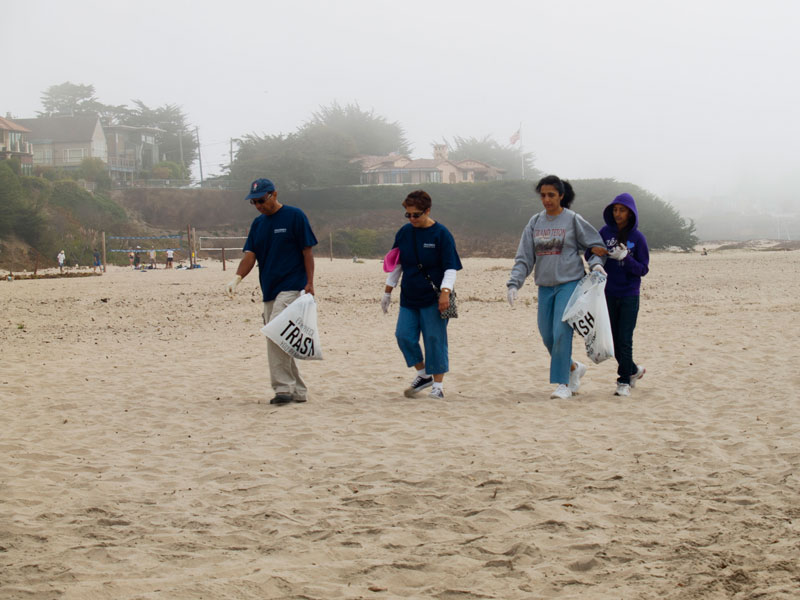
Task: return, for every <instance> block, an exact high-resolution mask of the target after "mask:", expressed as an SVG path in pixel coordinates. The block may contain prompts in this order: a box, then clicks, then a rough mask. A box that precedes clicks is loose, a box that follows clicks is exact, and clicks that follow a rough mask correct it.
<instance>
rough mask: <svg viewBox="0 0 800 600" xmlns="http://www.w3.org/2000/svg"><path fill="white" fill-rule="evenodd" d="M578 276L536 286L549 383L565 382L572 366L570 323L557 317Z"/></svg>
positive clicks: (576, 283)
mask: <svg viewBox="0 0 800 600" xmlns="http://www.w3.org/2000/svg"><path fill="white" fill-rule="evenodd" d="M579 281H580V280H575V281H569V282H567V283H562V284H560V285H554V286H552V287H549V286H539V311H538V314H537V321H538V323H539V334H540V335H541V336H542V341H543V342H544V345H545V346H547V351H548V352H549V353H550V383H563V384H568V383H569V370H570V367H571V366H572V327H570V326H569V325H568V324H567V323H564V322H563V321H562V320H561V317H562V316H563V314H564V309H565V308H566V307H567V301H568V300H569V297H570V296H571V295H572V292H573V291H574V290H575V288H576V287H577V286H578V282H579Z"/></svg>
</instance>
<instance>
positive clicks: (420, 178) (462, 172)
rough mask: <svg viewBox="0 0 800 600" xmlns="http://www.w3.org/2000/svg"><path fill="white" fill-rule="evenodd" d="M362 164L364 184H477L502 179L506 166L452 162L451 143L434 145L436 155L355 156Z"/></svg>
mask: <svg viewBox="0 0 800 600" xmlns="http://www.w3.org/2000/svg"><path fill="white" fill-rule="evenodd" d="M353 160H354V161H357V162H359V163H360V164H361V183H362V184H363V185H393V184H395V185H396V184H404V183H408V184H424V183H448V184H450V183H475V182H476V181H500V180H502V179H503V175H504V174H505V172H506V171H505V169H501V168H499V167H493V166H491V165H488V164H486V163H483V162H480V161H477V160H472V159H467V160H462V161H457V162H454V161H451V160H450V159H449V158H448V152H447V146H446V145H444V144H437V145H435V146H434V153H433V158H419V159H414V160H412V159H410V158H408V157H407V156H402V155H399V154H389V155H387V156H360V157H358V158H355V159H353Z"/></svg>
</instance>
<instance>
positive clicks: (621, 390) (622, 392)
mask: <svg viewBox="0 0 800 600" xmlns="http://www.w3.org/2000/svg"><path fill="white" fill-rule="evenodd" d="M614 395H615V396H630V395H631V386H630V385H628V384H627V383H618V384H617V391H616V392H614Z"/></svg>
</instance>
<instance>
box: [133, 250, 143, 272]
mask: <svg viewBox="0 0 800 600" xmlns="http://www.w3.org/2000/svg"><path fill="white" fill-rule="evenodd" d="M139 250H140V248H139V246H136V252H134V253H133V268H134V269H138V268H139V266H140V265H141V262H142V257H141V256H139Z"/></svg>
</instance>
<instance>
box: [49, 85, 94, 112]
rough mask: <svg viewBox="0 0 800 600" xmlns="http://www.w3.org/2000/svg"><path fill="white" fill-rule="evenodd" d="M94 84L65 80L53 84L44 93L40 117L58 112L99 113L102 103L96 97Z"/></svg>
mask: <svg viewBox="0 0 800 600" xmlns="http://www.w3.org/2000/svg"><path fill="white" fill-rule="evenodd" d="M94 93H95V92H94V86H93V85H84V84H75V83H71V82H69V81H65V82H64V83H61V84H59V85H51V86H50V87H49V88H47V89H46V90H45V91H44V92H43V93H42V98H41V99H42V107H43V108H44V110H43V111H42V112H39V113H37V114H38V115H39V116H40V117H52V116H53V115H58V114H72V115H81V114H84V115H85V114H92V113H94V114H98V113H99V112H100V109H101V108H102V106H103V105H102V104H100V102H99V101H98V100H97V98H95V95H94Z"/></svg>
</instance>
